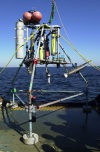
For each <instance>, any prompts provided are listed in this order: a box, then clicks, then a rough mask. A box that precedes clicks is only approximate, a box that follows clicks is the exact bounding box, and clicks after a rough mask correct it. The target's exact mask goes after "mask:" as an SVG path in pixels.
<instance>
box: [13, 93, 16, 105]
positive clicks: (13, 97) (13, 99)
mask: <svg viewBox="0 0 100 152" xmlns="http://www.w3.org/2000/svg"><path fill="white" fill-rule="evenodd" d="M14 103H15V95H14V93H13V103H12V104H13V105H14Z"/></svg>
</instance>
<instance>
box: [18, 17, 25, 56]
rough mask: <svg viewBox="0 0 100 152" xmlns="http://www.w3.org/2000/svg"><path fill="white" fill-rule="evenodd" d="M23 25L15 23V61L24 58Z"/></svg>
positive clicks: (19, 22)
mask: <svg viewBox="0 0 100 152" xmlns="http://www.w3.org/2000/svg"><path fill="white" fill-rule="evenodd" d="M23 44H24V23H23V22H22V21H20V20H19V21H18V22H16V51H17V52H16V59H23V58H24V45H23Z"/></svg>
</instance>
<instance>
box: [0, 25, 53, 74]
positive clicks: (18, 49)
mask: <svg viewBox="0 0 100 152" xmlns="http://www.w3.org/2000/svg"><path fill="white" fill-rule="evenodd" d="M43 26H46V27H50V26H48V25H47V24H42V25H41V26H39V27H38V28H37V30H36V31H35V32H34V33H33V34H32V35H31V36H30V37H29V38H28V39H27V40H26V41H25V42H24V43H23V44H22V45H20V46H19V48H18V49H17V50H16V51H15V52H14V54H13V55H12V57H11V58H10V60H9V61H8V63H7V64H6V65H5V67H4V68H3V69H2V70H1V71H0V74H1V73H2V72H3V71H4V70H5V69H6V68H7V66H8V65H9V64H10V62H11V61H12V59H13V58H14V56H15V54H16V53H17V52H18V51H19V50H20V48H21V47H22V46H24V45H25V44H26V43H27V42H28V41H29V40H30V39H31V38H32V37H33V36H34V34H35V33H36V32H37V31H38V30H39V29H40V28H41V27H43Z"/></svg>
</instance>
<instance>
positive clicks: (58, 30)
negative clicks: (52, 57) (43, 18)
mask: <svg viewBox="0 0 100 152" xmlns="http://www.w3.org/2000/svg"><path fill="white" fill-rule="evenodd" d="M59 35H60V29H59V27H57V59H59Z"/></svg>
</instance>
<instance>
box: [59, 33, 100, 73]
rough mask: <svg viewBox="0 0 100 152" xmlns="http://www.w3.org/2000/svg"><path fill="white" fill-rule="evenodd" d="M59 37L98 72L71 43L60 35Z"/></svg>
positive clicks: (97, 68) (99, 69)
mask: <svg viewBox="0 0 100 152" xmlns="http://www.w3.org/2000/svg"><path fill="white" fill-rule="evenodd" d="M60 36H61V37H62V38H63V40H64V41H65V42H66V43H67V44H68V45H69V46H70V47H71V48H72V49H73V50H74V51H76V52H77V53H78V55H79V56H80V57H81V58H82V59H83V60H84V61H85V62H88V64H89V65H91V66H92V67H93V68H95V69H96V70H98V71H100V68H99V67H97V66H96V65H95V64H94V63H93V62H89V60H88V59H87V58H86V57H84V56H83V55H82V54H81V53H80V52H79V51H77V49H76V48H75V47H74V45H73V44H72V43H71V42H69V41H67V40H66V39H65V38H64V37H63V36H62V35H60Z"/></svg>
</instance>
